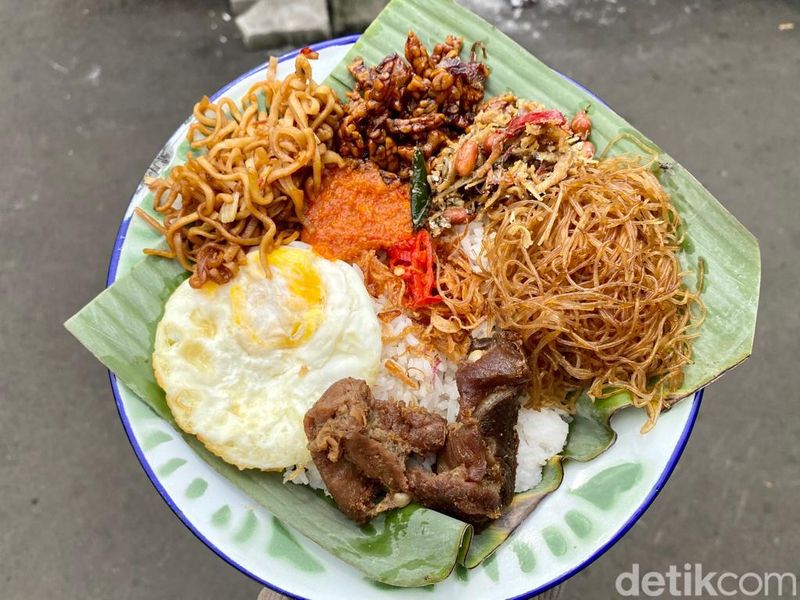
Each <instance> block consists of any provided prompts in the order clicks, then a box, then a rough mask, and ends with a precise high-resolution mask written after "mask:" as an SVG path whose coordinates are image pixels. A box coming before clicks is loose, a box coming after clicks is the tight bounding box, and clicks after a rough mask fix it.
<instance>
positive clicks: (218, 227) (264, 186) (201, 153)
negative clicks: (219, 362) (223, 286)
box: [137, 52, 342, 288]
mask: <svg viewBox="0 0 800 600" xmlns="http://www.w3.org/2000/svg"><path fill="white" fill-rule="evenodd" d="M309 58H316V54H315V53H313V52H301V53H300V54H299V55H298V57H297V59H296V61H295V71H294V73H292V74H290V75H289V76H288V77H286V78H285V79H284V80H282V81H281V80H279V79H278V78H277V67H278V62H277V59H275V58H274V57H273V58H271V59H270V62H269V67H268V69H267V76H266V79H265V80H263V81H261V82H259V83H256V84H255V85H253V86H252V87H251V88H250V90H249V91H248V92H247V94H246V95H245V96H244V97H243V98H242V100H241V102H240V103H239V104H237V103H236V102H234V101H232V100H231V99H229V98H222V99H220V100H219V101H218V102H212V101H210V100H209V99H208V97H204V98H203V99H202V100H200V102H198V103H197V104H195V107H194V122H193V123H192V124H191V125H190V126H189V132H188V135H187V138H188V140H189V142H190V144H191V148H192V149H193V151H194V152H193V153H190V154H189V156H188V157H187V161H186V164H183V165H178V166H175V167H173V168H172V169H171V170H170V172H169V173H168V174H167V176H166V177H164V178H158V179H154V180H152V181H149V182H148V183H149V186H150V189H151V190H152V191H153V193H154V197H153V209H154V210H155V212H156V213H158V215H159V216H161V222H159V221H158V220H157V219H155V218H153V217H151V216H150V215H149V214H147V213H146V212H145V211H143V210H141V209H137V213H138V214H139V216H140V217H142V218H143V219H144V220H145V221H146V222H147V223H148V224H150V225H151V226H152V227H153V228H154V229H156V230H157V231H159V232H160V233H161V234H163V235H164V238H165V239H166V241H167V244H168V245H169V250H161V249H148V250H145V252H146V253H147V254H153V255H158V256H165V257H168V258H175V259H177V260H178V261H179V262H180V264H181V265H182V266H183V267H184V268H185V269H186V270H188V271H192V276H191V278H190V280H189V281H190V284H191V285H192V287H195V288H198V287H201V286H202V285H203V284H204V283H205V282H206V281H213V282H215V283H225V282H227V281H229V280H230V279H231V278H232V277H233V276H234V275H235V274H236V273H237V271H238V268H239V265H240V264H242V263H243V262H244V260H245V256H244V255H245V250H246V249H247V248H249V247H255V246H258V247H259V248H260V250H261V253H260V256H261V261H262V266H263V267H264V270H265V272H266V273H267V274H269V267H268V265H267V263H266V257H267V255H268V254H269V251H270V250H271V249H272V248H274V247H277V246H280V245H282V244H286V243H289V242H291V241H293V240H295V239H297V237H298V235H299V230H300V221H301V218H302V215H303V210H304V206H305V199H306V196H307V194H310V193H313V192H315V191H316V190H317V189H319V186H320V181H321V178H322V172H323V169H324V168H325V167H326V166H327V165H331V164H333V165H341V164H342V159H341V158H340V157H339V155H338V154H337V153H335V152H333V151H332V150H330V149H329V148H331V147H332V146H333V143H332V139H333V135H334V131H335V130H336V128H337V127H338V122H339V118H340V116H341V115H342V107H341V104H340V103H339V100H338V98H337V96H336V94H335V93H334V92H333V91H332V90H331V89H330V88H329V87H328V86H323V85H317V84H316V83H315V82H314V80H313V79H312V76H311V64H310V63H309Z"/></svg>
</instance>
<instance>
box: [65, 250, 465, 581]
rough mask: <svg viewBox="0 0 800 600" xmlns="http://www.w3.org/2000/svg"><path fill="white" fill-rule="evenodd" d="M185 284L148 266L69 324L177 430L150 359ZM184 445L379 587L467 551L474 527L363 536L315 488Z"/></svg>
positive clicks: (169, 264) (410, 511) (387, 524)
mask: <svg viewBox="0 0 800 600" xmlns="http://www.w3.org/2000/svg"><path fill="white" fill-rule="evenodd" d="M185 278H186V273H185V272H184V271H183V269H181V268H180V266H178V265H177V264H176V263H175V261H170V260H163V259H158V258H145V259H144V260H142V261H141V262H139V263H137V264H136V265H135V266H134V267H133V269H131V271H130V272H129V273H128V274H126V275H125V276H123V277H121V278H119V279H118V280H117V281H116V282H115V283H114V284H113V285H112V286H111V287H109V288H108V289H106V290H104V291H103V292H102V293H100V295H99V296H97V297H96V298H95V299H94V300H92V301H91V302H90V303H89V304H88V305H87V306H85V307H84V308H83V309H82V310H81V311H80V312H79V313H78V314H76V315H75V316H73V317H72V318H71V319H69V320H68V321H67V322H66V324H65V326H66V328H67V329H68V330H69V331H70V332H71V333H72V334H73V335H74V336H75V337H76V338H78V340H80V341H81V343H83V345H84V346H86V347H87V348H88V349H89V350H90V351H91V352H92V353H93V354H94V355H95V356H96V357H97V358H98V359H99V360H100V361H101V362H102V363H103V364H104V365H106V366H107V367H108V368H109V369H111V370H112V371H113V372H114V373H116V375H117V377H118V378H119V379H120V381H122V382H123V383H124V384H125V385H127V386H128V387H129V388H130V389H131V390H132V391H133V392H135V393H136V394H137V395H138V396H140V397H141V398H142V399H143V400H144V401H145V402H146V403H147V404H148V406H150V408H152V409H153V411H155V413H156V414H158V415H159V416H160V417H162V418H163V419H165V420H167V421H169V422H170V423H172V424H173V426H174V421H173V419H172V415H171V413H170V411H169V408H168V407H167V404H166V400H165V397H164V391H163V390H162V389H161V388H160V387H159V386H158V385H157V384H156V381H155V377H154V374H153V368H152V366H151V355H152V353H153V340H154V337H155V330H156V326H157V325H158V322H159V321H160V320H161V315H162V314H163V311H164V304H165V303H166V300H167V298H169V296H170V295H171V294H172V292H173V291H174V290H175V288H176V287H177V286H178V285H179V284H180V283H181V282H182V281H183V280H184V279H185ZM176 429H177V428H176ZM183 437H184V439H186V441H187V442H188V443H189V444H190V445H191V446H192V448H193V449H194V451H195V452H196V453H197V454H198V455H200V456H201V457H202V458H203V459H204V460H205V461H206V462H208V463H209V464H210V465H211V467H213V468H214V469H215V470H216V471H218V472H219V473H220V474H221V475H223V476H224V477H225V478H227V479H228V480H229V481H230V482H231V483H233V484H234V485H236V486H237V487H239V488H240V489H241V490H243V491H244V492H245V493H246V494H248V495H249V496H250V497H251V498H253V499H254V500H255V501H257V502H259V503H260V504H262V505H263V506H264V507H265V508H267V509H268V510H269V511H270V512H271V513H272V514H273V515H274V516H275V517H277V518H278V519H279V520H280V521H282V522H283V523H286V524H289V525H291V526H292V527H294V528H295V529H297V530H298V531H299V532H300V533H302V534H303V535H305V536H307V537H308V538H310V539H312V540H313V541H315V542H316V543H317V544H319V545H320V546H322V547H323V548H325V549H326V550H328V551H329V552H331V553H332V554H333V555H334V556H336V557H338V558H340V559H342V560H343V561H345V562H347V563H350V564H351V565H353V566H354V567H355V568H357V569H359V570H360V571H362V572H363V573H364V574H366V575H367V576H368V577H370V578H371V579H374V580H376V581H380V582H383V583H386V584H389V585H394V586H403V587H411V586H423V585H428V584H430V583H435V582H437V581H441V580H442V579H445V578H446V577H447V576H448V575H449V574H450V572H451V571H452V570H453V568H454V567H455V565H456V563H457V562H458V561H459V560H463V553H464V552H465V551H466V548H467V547H469V544H470V539H471V537H472V528H471V526H469V525H467V524H466V523H462V522H461V521H458V520H456V519H453V518H451V517H448V516H446V515H443V514H440V513H437V512H435V511H432V510H429V509H427V508H424V507H421V506H418V505H409V506H407V507H405V508H403V509H400V510H396V511H392V513H391V514H388V515H383V516H381V517H379V518H377V519H374V520H373V521H372V522H371V523H370V525H371V527H369V528H362V527H359V526H358V525H356V524H355V523H353V522H352V521H350V520H349V519H348V518H347V517H346V516H345V515H344V514H343V513H342V512H341V511H340V510H339V509H338V508H337V507H336V506H335V505H334V504H332V503H331V502H329V501H326V500H325V499H324V498H321V497H320V496H319V495H318V494H317V493H316V492H314V491H313V490H312V489H311V488H310V487H308V486H303V485H294V484H284V483H283V478H282V476H281V475H280V474H279V473H264V472H261V471H254V470H245V471H240V470H239V469H237V468H236V467H233V466H231V465H229V464H227V463H225V462H224V461H222V460H220V459H219V458H217V457H216V456H214V455H213V454H211V453H210V452H209V451H208V450H206V448H205V447H204V446H203V445H202V444H201V443H200V442H199V441H198V440H197V439H196V438H195V437H194V436H190V435H184V436H183Z"/></svg>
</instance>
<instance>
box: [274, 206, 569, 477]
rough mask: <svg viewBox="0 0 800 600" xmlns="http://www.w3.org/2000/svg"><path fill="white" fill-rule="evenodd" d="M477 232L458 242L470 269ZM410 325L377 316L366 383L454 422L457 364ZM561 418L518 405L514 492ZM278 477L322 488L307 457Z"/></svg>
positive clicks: (477, 260)
mask: <svg viewBox="0 0 800 600" xmlns="http://www.w3.org/2000/svg"><path fill="white" fill-rule="evenodd" d="M483 235H484V227H483V223H482V222H481V221H479V220H475V221H473V222H472V223H470V224H469V225H468V226H467V233H466V235H465V236H464V239H463V240H462V241H461V247H462V249H463V251H464V253H465V254H466V255H467V257H468V258H469V260H470V263H471V265H472V268H473V270H475V271H476V272H477V271H480V270H481V268H482V267H483V268H485V267H486V264H485V258H484V257H483V253H482V242H483ZM374 306H375V312H376V313H380V312H382V310H383V309H384V307H385V300H384V299H379V300H375V301H374ZM411 325H413V323H412V321H411V319H409V318H408V317H407V316H405V315H399V316H397V317H395V318H394V319H392V320H391V321H389V322H388V323H384V322H381V326H382V327H383V331H382V333H383V338H384V343H383V351H382V353H381V368H380V370H379V372H378V377H377V379H376V381H375V382H374V384H373V385H372V393H373V394H374V395H375V397H376V398H380V399H394V400H398V401H401V402H405V403H406V404H412V403H416V404H418V405H419V406H421V407H423V408H426V409H427V410H429V411H431V412H433V413H435V414H437V415H440V416H442V417H444V418H445V419H447V421H448V422H450V423H452V422H455V420H456V417H457V416H458V388H457V387H456V368H457V365H456V364H455V363H454V362H452V361H450V360H447V359H446V358H445V357H444V356H443V355H442V354H441V353H440V352H438V351H437V350H435V349H433V348H426V347H425V346H424V345H423V344H422V342H421V341H420V340H419V339H418V338H417V337H416V336H414V335H413V334H412V333H410V328H411ZM473 334H474V335H476V336H478V337H481V336H484V335H487V332H477V331H476V332H473ZM389 360H391V361H394V362H395V363H396V364H397V366H398V367H399V368H400V369H401V370H402V371H403V372H405V373H406V375H407V376H408V377H409V378H410V379H411V380H412V381H413V382H414V383H415V384H416V387H412V386H409V385H408V383H407V382H405V381H402V380H400V379H398V378H397V377H396V376H395V375H393V374H392V373H391V372H390V371H389V370H388V369H387V368H386V362H387V361H389ZM565 418H566V414H565V413H563V412H562V411H558V410H556V409H550V408H545V409H542V410H532V409H528V408H523V409H522V410H521V411H520V414H519V420H518V421H517V433H518V435H519V450H518V452H517V481H516V491H517V492H523V491H527V490H529V489H531V488H533V487H534V486H536V485H537V484H538V483H539V482H540V481H541V479H542V467H543V466H544V465H545V463H546V462H547V460H548V459H549V458H550V457H552V456H554V455H556V454H558V453H559V452H561V450H562V449H563V448H564V444H565V443H566V440H567V432H568V425H567V422H566V420H565ZM284 480H286V481H292V482H293V483H298V484H306V485H310V486H311V487H313V488H317V489H325V485H324V483H323V481H322V478H321V477H320V475H319V472H318V471H317V469H316V467H315V466H314V464H313V463H312V464H309V465H306V468H305V471H303V469H302V467H298V468H296V469H287V471H286V472H285V474H284ZM326 493H327V491H326Z"/></svg>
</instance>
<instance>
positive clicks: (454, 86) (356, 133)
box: [337, 32, 489, 177]
mask: <svg viewBox="0 0 800 600" xmlns="http://www.w3.org/2000/svg"><path fill="white" fill-rule="evenodd" d="M461 48H462V40H461V38H458V37H455V36H452V35H450V36H448V37H447V39H446V40H445V41H444V42H443V43H441V44H437V45H436V46H435V47H434V49H433V52H432V53H431V54H429V53H428V50H427V49H426V48H425V46H424V45H423V44H422V42H420V40H419V38H418V37H417V36H416V35H415V34H414V32H409V34H408V39H407V40H406V46H405V59H406V60H403V59H402V58H401V57H400V56H398V55H397V54H392V55H391V56H387V57H386V58H384V59H383V60H382V61H381V62H380V63H379V64H378V65H377V66H375V67H372V68H367V67H366V66H365V65H364V61H363V60H362V59H361V58H357V59H356V60H355V61H353V62H352V63H351V64H350V65H349V66H348V69H349V71H350V73H351V74H352V76H353V78H354V79H355V89H354V91H352V92H350V93H348V98H349V99H350V101H349V102H348V103H347V104H346V105H345V106H344V112H345V115H344V118H343V119H342V120H341V122H340V124H339V130H338V136H337V141H338V151H339V153H340V154H341V155H342V156H345V157H350V158H364V159H365V158H369V159H371V160H372V161H374V162H376V163H377V164H378V165H379V166H380V167H381V169H384V170H386V171H390V172H392V173H397V174H399V175H400V176H401V177H408V175H409V171H410V165H411V157H412V153H413V150H414V148H415V147H416V146H419V147H420V148H421V149H422V151H423V153H424V154H425V158H430V157H431V156H432V155H433V154H434V153H435V152H436V151H437V150H438V149H439V148H440V147H441V146H443V145H444V144H445V143H446V142H447V140H448V139H452V138H454V137H456V136H458V135H460V134H461V133H463V132H464V130H465V129H466V128H467V126H468V125H470V124H471V123H472V121H473V119H474V117H475V111H476V108H477V105H478V104H479V103H480V102H481V101H482V100H483V84H484V81H485V80H486V78H487V77H488V75H489V70H488V67H487V66H486V65H485V64H484V63H481V62H478V61H477V57H476V53H475V51H474V50H473V52H472V54H471V57H470V61H468V62H467V61H462V60H461V58H460V54H461Z"/></svg>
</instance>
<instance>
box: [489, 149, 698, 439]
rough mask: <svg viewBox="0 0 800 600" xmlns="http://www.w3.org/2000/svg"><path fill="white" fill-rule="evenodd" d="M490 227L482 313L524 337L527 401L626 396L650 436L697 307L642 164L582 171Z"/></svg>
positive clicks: (664, 204)
mask: <svg viewBox="0 0 800 600" xmlns="http://www.w3.org/2000/svg"><path fill="white" fill-rule="evenodd" d="M486 216H487V219H488V223H487V232H488V235H487V237H486V238H484V240H485V241H484V244H485V250H486V252H487V256H488V260H489V263H490V264H491V270H490V271H488V272H486V273H485V277H486V282H487V285H486V286H485V288H484V290H485V293H486V302H487V303H488V305H489V312H490V314H491V317H492V319H493V320H494V322H495V323H496V324H497V325H498V326H499V327H501V328H504V329H510V330H512V331H516V332H517V333H519V334H520V335H521V336H522V337H523V340H524V342H525V346H526V348H527V349H528V351H529V353H530V361H531V365H532V367H533V372H534V378H533V389H532V393H531V397H532V398H534V399H537V398H538V399H539V401H540V402H541V403H548V404H552V403H554V402H562V403H564V405H565V406H566V407H569V405H570V404H572V399H573V398H574V397H575V395H576V394H575V393H574V392H578V391H581V390H583V389H586V390H587V392H588V394H589V395H590V396H591V397H593V398H603V397H607V396H609V395H611V394H613V393H616V392H618V391H619V390H627V391H628V392H630V394H631V396H632V398H633V403H634V405H636V406H637V407H642V408H645V409H646V411H647V414H648V423H647V425H646V426H645V428H646V429H647V428H649V427H651V426H652V425H653V424H654V423H655V420H656V418H657V416H658V414H659V413H660V411H661V410H662V408H663V407H664V404H665V402H666V401H667V400H668V398H669V395H670V394H671V393H674V392H677V390H679V388H680V386H681V383H682V381H683V369H684V367H685V366H686V365H687V364H688V363H690V362H691V357H692V349H691V340H692V339H693V338H694V337H696V335H697V328H698V327H699V325H700V323H701V322H702V319H703V316H704V307H703V303H702V301H701V300H700V296H699V292H696V291H691V290H689V289H688V288H687V286H686V285H685V284H684V277H685V276H686V275H687V273H685V272H684V271H683V269H682V268H681V265H680V263H679V261H678V258H677V253H678V252H679V250H680V245H681V242H682V240H683V229H682V226H681V219H680V216H679V215H678V212H677V211H676V210H675V208H674V207H673V206H672V204H671V202H670V199H669V196H668V195H667V193H666V192H665V191H664V189H663V188H662V187H661V184H660V183H659V182H658V179H657V178H656V177H655V175H654V174H653V173H652V171H651V170H650V169H649V165H646V164H643V163H642V162H641V161H640V160H638V159H635V158H631V157H627V158H626V157H620V158H613V159H607V160H604V161H600V162H589V163H583V164H579V165H577V166H575V167H574V168H573V170H572V172H571V173H570V175H569V176H568V177H566V178H565V179H564V180H563V181H561V182H560V183H559V184H558V185H557V186H553V187H551V188H549V189H548V190H547V192H546V193H545V194H543V196H542V197H541V198H540V199H539V200H536V199H533V198H520V199H516V200H511V201H509V202H508V204H505V205H496V206H493V207H490V208H489V209H487V211H486ZM701 287H702V275H701V274H699V276H698V289H700V288H701Z"/></svg>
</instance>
